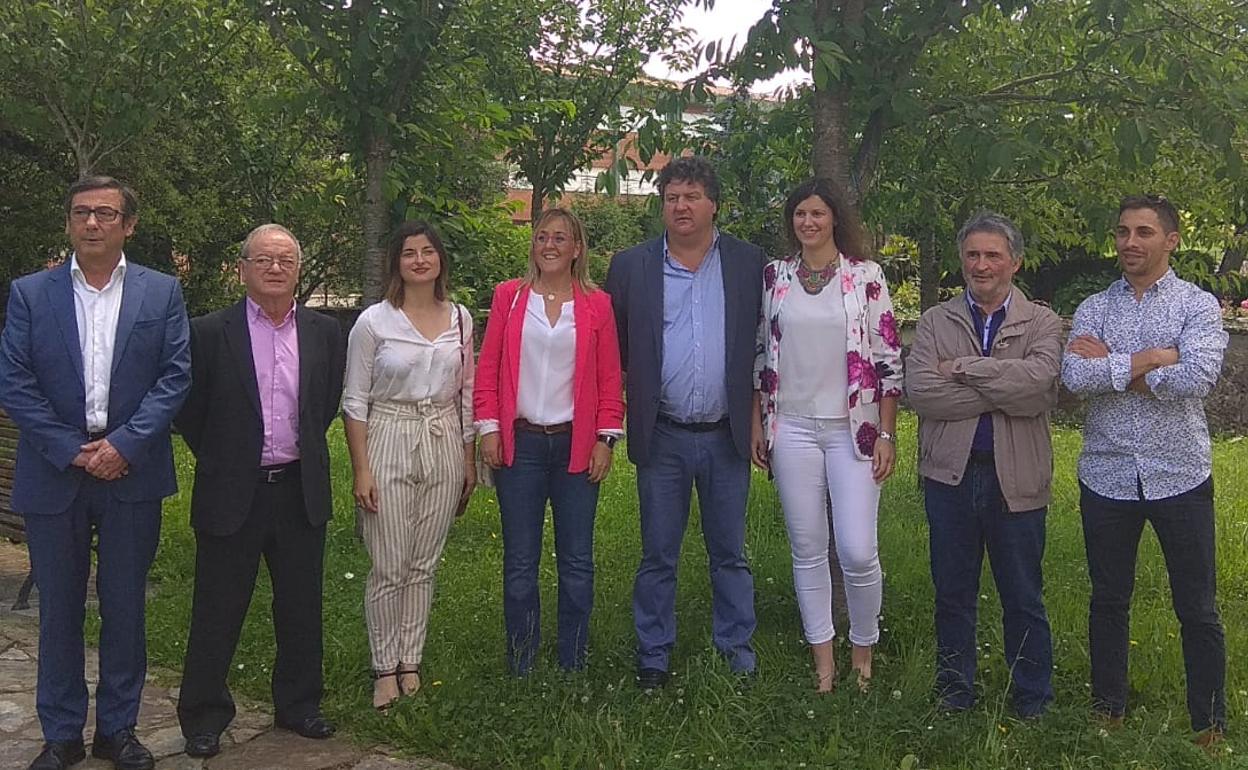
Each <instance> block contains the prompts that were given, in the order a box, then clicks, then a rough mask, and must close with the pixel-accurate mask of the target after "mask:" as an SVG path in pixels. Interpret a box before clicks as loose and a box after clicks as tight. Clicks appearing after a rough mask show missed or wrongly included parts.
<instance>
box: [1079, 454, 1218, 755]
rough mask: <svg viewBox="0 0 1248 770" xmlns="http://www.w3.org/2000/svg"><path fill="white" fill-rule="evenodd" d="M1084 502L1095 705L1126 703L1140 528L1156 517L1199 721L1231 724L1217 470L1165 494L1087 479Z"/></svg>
mask: <svg viewBox="0 0 1248 770" xmlns="http://www.w3.org/2000/svg"><path fill="white" fill-rule="evenodd" d="M1079 507H1080V509H1081V511H1082V513H1083V538H1084V544H1085V546H1086V547H1087V555H1088V575H1089V577H1091V579H1092V602H1091V605H1090V607H1089V610H1088V651H1089V653H1090V654H1091V657H1092V707H1093V709H1095V710H1097V711H1099V712H1102V713H1105V714H1108V715H1110V716H1121V715H1122V714H1124V713H1125V711H1126V707H1127V650H1128V648H1129V646H1130V644H1129V633H1130V632H1129V626H1130V613H1131V594H1132V593H1133V591H1134V590H1135V561H1136V556H1137V552H1138V550H1139V545H1140V534H1141V533H1142V532H1143V531H1144V522H1145V521H1148V522H1150V523H1152V525H1153V531H1154V532H1156V533H1157V542H1158V543H1160V545H1161V552H1162V554H1163V555H1164V556H1165V559H1166V571H1167V572H1168V573H1169V575H1170V597H1171V601H1172V602H1173V603H1174V614H1175V615H1177V616H1178V618H1179V628H1180V630H1181V633H1182V637H1183V665H1184V668H1185V669H1186V671H1187V710H1188V713H1189V715H1190V716H1191V719H1192V729H1193V730H1198V731H1199V730H1204V729H1206V728H1208V727H1213V726H1217V727H1221V728H1225V727H1226V641H1225V639H1224V638H1223V632H1222V619H1221V618H1220V617H1219V616H1218V607H1217V602H1216V601H1215V594H1216V592H1217V577H1216V572H1215V568H1214V525H1213V478H1212V477H1210V478H1208V479H1206V480H1205V481H1204V482H1203V483H1202V484H1200V485H1199V486H1197V487H1196V488H1195V489H1192V490H1190V491H1188V492H1184V493H1183V494H1181V495H1175V496H1174V497H1167V498H1165V499H1162V500H1113V499H1111V498H1108V497H1102V496H1100V495H1098V494H1096V493H1095V492H1093V491H1092V490H1091V489H1088V488H1087V487H1086V486H1084V484H1083V483H1082V482H1080V484H1079Z"/></svg>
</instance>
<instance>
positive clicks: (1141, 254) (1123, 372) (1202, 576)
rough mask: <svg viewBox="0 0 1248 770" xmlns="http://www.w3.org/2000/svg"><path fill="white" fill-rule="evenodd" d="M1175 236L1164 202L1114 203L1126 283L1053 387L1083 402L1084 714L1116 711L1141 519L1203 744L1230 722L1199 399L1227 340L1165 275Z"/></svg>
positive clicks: (1107, 294)
mask: <svg viewBox="0 0 1248 770" xmlns="http://www.w3.org/2000/svg"><path fill="white" fill-rule="evenodd" d="M1178 230H1179V224H1178V214H1177V212H1176V211H1175V208H1174V206H1173V205H1171V203H1170V202H1169V201H1167V200H1166V199H1165V198H1163V197H1161V196H1153V195H1149V196H1130V197H1128V198H1125V199H1124V200H1123V201H1122V204H1121V205H1120V207H1119V213H1118V227H1117V228H1116V230H1115V232H1114V241H1115V246H1116V247H1117V250H1118V261H1119V264H1120V266H1121V268H1122V273H1123V275H1122V279H1121V280H1118V281H1115V282H1114V283H1113V284H1111V285H1110V287H1109V288H1108V289H1106V290H1105V291H1102V292H1100V293H1098V294H1094V295H1092V296H1091V297H1088V298H1087V299H1086V300H1084V301H1083V303H1082V304H1081V305H1080V306H1079V309H1078V310H1077V311H1076V312H1075V322H1074V329H1073V330H1072V332H1071V340H1070V342H1069V343H1068V345H1067V347H1066V354H1065V356H1064V357H1063V360H1062V381H1063V382H1064V383H1065V384H1066V387H1067V388H1069V389H1070V390H1071V391H1073V392H1074V393H1079V394H1086V395H1087V396H1088V415H1087V418H1086V420H1085V422H1084V431H1083V453H1082V455H1080V457H1079V490H1080V501H1079V504H1080V508H1081V510H1082V514H1083V534H1084V542H1085V545H1086V548H1087V557H1088V573H1089V575H1090V577H1091V579H1092V601H1091V607H1090V610H1089V612H1088V648H1089V651H1090V653H1091V657H1092V708H1093V710H1094V712H1095V714H1096V715H1097V716H1098V717H1100V718H1102V719H1104V720H1105V721H1107V722H1108V723H1109V724H1110V725H1115V726H1116V725H1119V724H1121V723H1122V718H1123V715H1124V714H1125V712H1126V706H1127V648H1128V639H1127V637H1128V626H1129V623H1128V616H1129V612H1130V605H1131V592H1132V589H1133V587H1134V583H1135V561H1136V552H1137V549H1138V546H1139V541H1140V534H1141V532H1142V531H1143V528H1144V522H1145V521H1148V522H1150V523H1151V524H1152V525H1153V531H1154V532H1156V533H1157V540H1158V541H1159V542H1160V543H1161V548H1162V552H1163V553H1164V554H1165V560H1166V567H1167V569H1168V570H1169V574H1170V589H1171V599H1172V601H1173V602H1174V610H1175V614H1176V615H1178V618H1179V624H1180V626H1181V628H1182V635H1183V660H1184V665H1185V667H1186V670H1187V708H1188V712H1189V714H1190V715H1191V719H1192V729H1193V730H1195V731H1196V733H1197V736H1196V742H1197V743H1199V744H1200V745H1202V746H1206V747H1207V746H1209V745H1210V744H1212V743H1215V742H1217V741H1218V740H1220V739H1221V737H1222V733H1223V730H1224V729H1225V727H1226V698H1225V692H1224V690H1225V680H1226V647H1225V642H1224V640H1223V635H1222V621H1221V619H1220V618H1219V617H1218V609H1217V605H1216V602H1215V598H1214V593H1215V585H1216V584H1215V569H1214V523H1213V478H1212V476H1211V471H1212V458H1211V447H1210V442H1209V430H1208V426H1207V425H1206V423H1205V413H1204V405H1203V402H1202V399H1204V398H1205V396H1207V395H1209V391H1210V390H1212V389H1213V385H1214V382H1216V381H1217V378H1218V372H1219V371H1220V370H1221V368H1222V352H1223V350H1224V349H1225V348H1226V342H1227V335H1226V332H1225V331H1224V330H1223V329H1222V314H1221V311H1220V308H1219V307H1218V301H1217V300H1216V299H1215V298H1214V297H1213V296H1212V295H1211V294H1209V293H1208V292H1205V291H1202V290H1201V289H1200V288H1198V287H1197V286H1194V285H1193V284H1190V283H1188V282H1187V281H1183V280H1181V279H1179V278H1178V277H1177V276H1175V274H1174V272H1173V271H1172V270H1171V269H1170V254H1171V252H1173V251H1174V249H1175V247H1176V246H1178V244H1179V232H1178Z"/></svg>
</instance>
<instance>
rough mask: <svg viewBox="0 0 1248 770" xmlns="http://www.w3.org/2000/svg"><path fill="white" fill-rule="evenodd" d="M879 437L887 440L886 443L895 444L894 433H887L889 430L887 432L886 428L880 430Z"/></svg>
mask: <svg viewBox="0 0 1248 770" xmlns="http://www.w3.org/2000/svg"><path fill="white" fill-rule="evenodd" d="M880 438H882V439H884V440H885V441H887V442H888V443H890V444H896V443H897V437H896V436H895V435H893V434H892V433H889V432H888V431H886V430H882V431H880Z"/></svg>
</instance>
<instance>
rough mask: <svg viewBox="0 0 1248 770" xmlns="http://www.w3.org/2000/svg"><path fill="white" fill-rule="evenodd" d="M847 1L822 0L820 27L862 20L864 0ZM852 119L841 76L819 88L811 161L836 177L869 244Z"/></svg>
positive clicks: (849, 214)
mask: <svg viewBox="0 0 1248 770" xmlns="http://www.w3.org/2000/svg"><path fill="white" fill-rule="evenodd" d="M843 4H844V8H843V9H842V8H841V5H842V1H841V0H818V4H817V5H816V6H815V26H816V28H818V29H821V30H827V29H834V28H836V27H839V26H842V25H846V26H847V25H849V24H853V23H857V24H861V23H862V18H861V17H862V2H861V0H857V1H855V0H850V2H844V3H843ZM838 14H840V17H839V20H837V15H838ZM849 123H850V109H849V85H848V84H847V83H845V82H843V81H841V80H837V81H834V82H830V83H828V87H827V88H815V100H814V114H813V125H814V146H813V147H812V148H811V158H810V161H811V162H810V165H811V167H812V168H813V169H814V172H815V176H818V177H826V178H828V179H830V180H832V182H833V184H835V185H836V187H837V189H839V190H840V193H841V196H842V198H843V199H844V203H845V207H846V209H847V210H846V211H844V212H842V215H843V217H844V219H845V225H846V226H847V227H848V228H849V229H850V230H851V231H855V232H858V233H860V234H861V235H862V236H863V241H864V246H865V245H867V238H866V235H867V232H866V229H865V228H864V227H863V222H862V191H861V190H859V189H858V185H857V183H856V182H855V180H854V155H855V153H854V152H853V151H852V149H851V142H852V141H853V138H854V133H855V132H853V131H852V130H851V127H850V125H849ZM863 256H867V255H863Z"/></svg>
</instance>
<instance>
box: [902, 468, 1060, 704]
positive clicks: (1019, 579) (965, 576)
mask: <svg viewBox="0 0 1248 770" xmlns="http://www.w3.org/2000/svg"><path fill="white" fill-rule="evenodd" d="M924 496H925V500H926V507H927V521H928V529H929V533H930V534H929V538H930V546H931V559H932V583H933V584H934V585H935V588H936V690H937V697H938V698H940V699H941V702H942V704H943V705H944V706H946V707H949V708H955V709H964V708H969V707H970V706H971V705H973V704H974V702H975V689H974V688H975V664H976V653H975V649H976V648H975V624H976V613H977V609H978V602H979V574H980V570H981V568H982V566H983V559H984V552H985V550H986V551H987V552H988V563H989V565H990V566H991V568H992V576H993V579H994V580H995V581H996V584H997V594H998V595H999V596H1000V597H1001V615H1002V617H1001V620H1002V626H1003V631H1004V639H1005V662H1006V664H1007V665H1008V666H1009V669H1010V682H1011V694H1012V696H1013V701H1014V708H1015V711H1017V712H1018V714H1019V715H1020V716H1024V717H1027V716H1035V715H1037V714H1040V713H1042V712H1043V711H1044V710H1045V707H1046V706H1047V704H1048V703H1049V702H1050V701H1052V700H1053V685H1052V676H1053V638H1052V634H1051V632H1050V630H1049V618H1048V615H1047V614H1046V613H1045V609H1044V597H1043V589H1044V579H1043V576H1042V574H1041V562H1042V561H1043V559H1044V540H1045V529H1044V527H1045V513H1046V509H1044V508H1038V509H1036V510H1033V511H1022V512H1018V513H1011V512H1010V511H1009V509H1008V508H1007V507H1006V504H1005V498H1003V497H1002V495H1001V486H1000V483H999V481H998V479H997V471H996V467H995V465H994V464H993V460H992V456H991V455H990V454H989V455H983V456H980V455H975V456H972V458H971V461H970V462H969V463H967V467H966V475H965V476H964V477H963V479H962V482H961V483H960V484H958V485H957V486H950V485H948V484H942V483H940V482H938V481H933V480H931V479H926V480H925V485H924Z"/></svg>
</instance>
